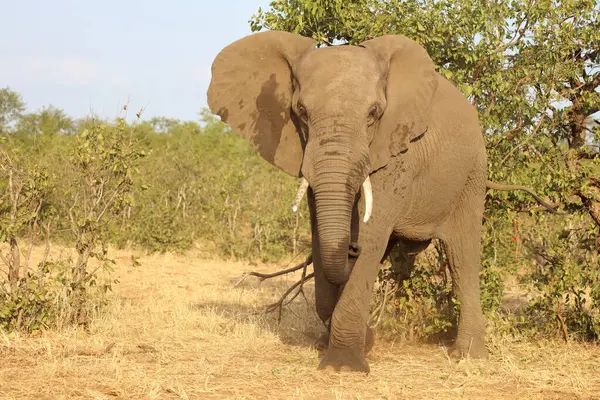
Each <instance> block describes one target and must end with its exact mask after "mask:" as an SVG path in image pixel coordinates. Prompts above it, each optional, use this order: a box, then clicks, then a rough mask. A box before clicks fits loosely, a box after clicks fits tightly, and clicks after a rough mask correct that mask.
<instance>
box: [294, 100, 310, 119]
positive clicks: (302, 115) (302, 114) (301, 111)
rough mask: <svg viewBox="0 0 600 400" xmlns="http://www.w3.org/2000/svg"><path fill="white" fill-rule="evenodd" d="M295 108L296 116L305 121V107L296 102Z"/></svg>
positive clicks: (306, 117)
mask: <svg viewBox="0 0 600 400" xmlns="http://www.w3.org/2000/svg"><path fill="white" fill-rule="evenodd" d="M296 109H297V111H298V117H300V119H301V120H302V122H304V123H306V121H307V120H308V114H307V112H306V107H304V104H302V103H300V102H298V104H297V106H296Z"/></svg>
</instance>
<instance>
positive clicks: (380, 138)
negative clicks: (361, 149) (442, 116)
mask: <svg viewBox="0 0 600 400" xmlns="http://www.w3.org/2000/svg"><path fill="white" fill-rule="evenodd" d="M361 45H362V46H364V47H366V48H367V49H370V50H371V51H373V52H375V53H376V54H377V55H378V56H379V58H381V59H382V60H383V61H384V62H386V63H387V64H388V77H387V86H386V98H387V107H386V110H385V111H384V113H383V115H382V117H381V119H380V120H379V125H378V129H377V132H376V133H375V135H374V137H373V141H372V142H371V147H370V157H371V167H372V168H373V170H376V169H379V168H381V167H383V166H385V165H386V164H387V163H388V160H389V158H390V157H391V156H395V155H397V154H399V153H401V152H404V151H406V150H407V149H408V144H409V142H410V141H411V140H413V139H416V138H418V137H419V136H421V135H423V134H424V133H425V132H426V131H427V128H428V127H429V124H430V122H431V115H432V112H431V104H432V101H433V97H434V94H435V92H436V90H437V86H438V74H437V72H436V71H435V68H434V64H433V61H432V60H431V58H430V57H429V55H428V54H427V51H426V50H425V49H424V48H423V47H421V45H419V44H418V43H417V42H415V41H413V40H411V39H409V38H407V37H405V36H402V35H387V36H381V37H378V38H376V39H372V40H368V41H366V42H363V43H361Z"/></svg>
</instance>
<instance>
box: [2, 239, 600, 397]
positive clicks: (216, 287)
mask: <svg viewBox="0 0 600 400" xmlns="http://www.w3.org/2000/svg"><path fill="white" fill-rule="evenodd" d="M36 252H37V253H41V250H39V249H36ZM38 255H39V254H38ZM63 255H64V254H63ZM138 255H139V256H140V258H139V261H140V262H141V265H140V266H134V265H133V264H132V261H131V252H125V251H117V252H113V256H114V257H115V258H116V260H117V266H116V272H115V273H116V275H117V276H118V279H119V281H120V283H119V284H117V285H115V288H114V293H113V294H112V304H111V307H110V310H109V311H108V312H107V313H105V314H103V315H102V316H100V317H97V318H96V319H95V320H94V321H93V323H92V325H91V329H90V332H89V333H86V332H84V331H82V330H79V329H73V330H68V331H60V332H45V333H43V334H42V335H39V336H36V337H26V336H22V335H15V334H6V333H1V332H0V398H3V399H75V398H77V399H79V398H81V399H121V398H122V399H455V398H466V399H479V398H485V399H592V398H598V399H600V346H595V345H585V344H577V343H569V344H565V343H559V342H537V343H515V342H510V341H508V340H506V339H504V340H503V339H498V338H492V339H491V340H490V351H491V356H490V359H489V360H487V361H474V360H462V361H460V362H456V361H451V360H450V359H448V358H447V356H446V349H445V348H444V347H442V346H438V345H422V344H421V345H415V344H412V345H410V344H406V343H401V342H400V341H389V340H379V341H378V342H377V343H376V345H375V347H374V349H373V352H372V353H371V354H370V355H369V356H368V360H369V363H370V365H371V373H370V374H369V375H365V374H358V373H347V372H345V373H336V372H322V371H317V370H316V367H317V365H318V361H319V354H318V352H317V351H316V350H315V349H313V348H312V347H311V344H312V343H313V342H314V338H315V337H316V335H317V334H318V333H319V332H320V330H321V329H322V328H321V327H320V324H319V323H318V321H317V319H316V316H315V314H314V312H313V311H312V306H308V305H307V304H306V303H305V302H304V300H303V299H301V298H299V299H297V300H296V302H295V303H294V305H293V307H292V308H291V309H290V310H286V311H284V314H283V320H282V322H281V324H280V325H278V324H277V321H276V318H275V316H273V315H267V316H265V315H260V314H257V313H256V312H257V311H260V310H261V309H262V308H263V307H264V306H265V305H266V304H268V303H270V302H272V301H274V300H276V299H277V297H278V296H279V295H280V294H281V293H282V292H283V291H284V290H285V289H286V288H287V287H288V286H289V284H291V283H292V282H294V281H296V279H297V276H298V275H296V276H289V277H285V278H276V279H274V280H271V281H266V282H264V283H263V284H261V285H260V286H259V285H258V280H257V279H256V278H248V279H247V280H245V281H244V282H243V284H241V285H239V286H237V287H234V284H235V283H236V282H237V281H238V280H239V278H240V277H241V276H242V274H243V273H244V272H245V271H249V270H260V271H264V272H267V271H271V272H272V271H275V270H277V269H279V267H277V266H267V265H259V266H250V265H248V264H244V263H233V262H223V261H216V260H205V259H201V258H200V257H197V256H195V255H194V254H192V253H189V254H187V255H185V256H180V255H173V254H166V255H152V256H145V255H143V254H142V253H139V254H138ZM308 294H309V299H310V298H311V296H310V294H311V289H310V285H309V290H308Z"/></svg>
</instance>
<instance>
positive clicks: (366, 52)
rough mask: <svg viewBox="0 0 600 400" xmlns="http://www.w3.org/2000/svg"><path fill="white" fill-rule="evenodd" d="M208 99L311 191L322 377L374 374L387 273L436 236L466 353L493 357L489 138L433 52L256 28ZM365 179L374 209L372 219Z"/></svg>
mask: <svg viewBox="0 0 600 400" xmlns="http://www.w3.org/2000/svg"><path fill="white" fill-rule="evenodd" d="M208 103H209V106H210V109H211V110H212V112H213V113H215V114H218V115H219V116H220V117H221V119H222V120H223V121H225V122H226V123H228V124H229V125H230V126H231V127H232V128H233V129H234V130H235V131H237V132H238V133H239V134H240V135H242V136H243V137H245V138H246V139H248V141H249V142H250V143H251V144H252V145H253V146H254V147H255V148H256V149H257V150H258V151H259V153H260V154H261V156H262V157H263V158H265V160H267V161H268V162H270V163H272V164H274V165H275V166H277V167H278V168H280V169H282V170H283V171H285V172H287V173H288V174H290V175H292V176H295V177H300V176H303V177H305V178H306V179H307V180H308V182H309V184H310V188H309V191H308V195H307V197H308V206H309V210H310V215H311V226H312V245H313V248H312V251H313V260H314V261H313V264H314V269H315V290H316V308H317V313H318V315H319V317H320V318H321V319H322V320H323V322H325V323H326V325H328V326H329V327H330V335H329V344H328V347H327V350H326V352H325V355H324V357H323V358H322V360H321V363H320V368H325V367H332V368H334V369H336V370H339V369H340V368H347V369H350V370H356V371H367V372H368V371H369V365H368V363H367V361H366V359H365V353H366V351H368V350H369V349H370V347H371V344H372V333H371V332H370V329H368V328H367V319H368V317H369V301H370V297H371V294H372V290H373V284H374V282H375V278H376V276H377V272H378V269H379V267H380V264H381V262H382V260H383V259H384V257H385V256H386V255H387V254H388V253H389V251H390V250H391V248H392V247H393V246H394V245H395V244H396V243H397V242H398V241H402V244H403V246H404V247H405V248H410V249H412V250H411V252H412V253H411V254H414V253H416V252H418V251H421V250H423V249H424V248H425V247H427V245H428V244H429V242H430V240H431V239H433V238H439V239H440V240H441V241H442V243H443V244H444V247H445V250H446V252H447V255H448V259H449V263H450V269H451V273H452V278H453V282H454V285H455V293H456V295H457V296H458V300H459V301H460V307H461V312H460V319H459V322H458V334H457V337H456V341H455V344H454V353H455V354H456V355H459V356H461V355H462V356H464V355H467V354H469V355H470V356H471V357H481V358H485V357H487V350H486V347H485V345H484V328H485V322H484V318H483V313H482V311H481V304H480V287H479V259H480V241H481V222H482V215H483V206H484V196H485V191H486V170H487V159H486V151H485V146H484V141H483V136H482V133H481V130H480V127H479V122H478V118H477V114H476V111H475V109H474V108H473V107H472V106H471V104H469V102H468V101H467V100H466V99H465V97H464V96H463V95H462V94H461V93H460V92H459V91H458V90H457V89H456V88H455V87H454V86H453V85H452V84H450V83H449V82H448V81H447V80H446V79H444V78H443V77H442V76H440V75H439V74H438V73H437V72H436V71H435V70H434V66H433V63H432V61H431V59H430V58H429V56H428V55H427V53H426V52H425V50H424V49H423V48H422V47H421V46H419V45H418V44H417V43H416V42H413V41H412V40H410V39H408V38H406V37H403V36H384V37H380V38H376V39H373V40H369V41H366V42H364V43H362V45H361V46H334V47H326V48H315V42H314V41H313V40H311V39H308V38H304V37H300V36H297V35H293V34H289V33H284V32H262V33H257V34H254V35H250V36H247V37H245V38H243V39H241V40H239V41H236V42H234V43H233V44H231V45H229V46H227V47H226V48H225V49H223V50H222V51H221V53H219V55H218V56H217V57H216V59H215V61H214V64H213V67H212V81H211V84H210V87H209V90H208ZM367 176H370V179H371V182H372V186H373V198H374V200H373V214H372V216H371V219H370V220H369V221H368V222H367V223H364V222H362V214H363V213H364V211H363V206H362V202H360V196H361V192H360V188H361V184H362V183H363V181H364V180H365V178H366V177H367ZM291 195H292V194H290V199H291V198H292V196H291ZM351 244H353V245H354V247H356V244H358V248H359V249H360V254H359V255H358V257H356V256H355V255H354V256H352V255H349V246H350V245H351ZM354 254H355V253H354Z"/></svg>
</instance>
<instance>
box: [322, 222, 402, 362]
mask: <svg viewBox="0 0 600 400" xmlns="http://www.w3.org/2000/svg"><path fill="white" fill-rule="evenodd" d="M377 225H378V224H377V222H376V221H369V226H371V227H373V226H377ZM390 233H391V232H388V231H383V230H374V229H373V228H371V229H369V228H367V227H366V226H363V227H362V228H361V232H360V240H359V245H360V247H361V253H360V256H359V257H358V259H357V261H356V264H355V265H354V268H353V269H352V273H351V274H350V278H349V279H348V282H346V284H345V286H344V288H343V290H342V293H341V296H340V298H339V300H338V302H337V304H336V306H335V310H334V311H333V316H332V317H331V331H330V336H329V347H328V348H327V351H326V352H325V356H324V357H323V359H322V360H321V363H320V365H319V369H324V368H328V367H331V368H333V369H335V370H340V369H346V368H347V369H349V370H352V371H363V372H369V364H368V363H367V360H366V359H365V352H366V350H368V347H370V346H371V345H372V341H373V338H372V335H368V333H372V332H368V329H369V328H368V327H367V322H368V319H369V308H370V307H369V306H370V300H371V294H372V292H373V285H374V283H375V279H376V278H377V272H378V270H379V267H380V263H381V260H382V258H383V256H384V254H385V252H386V248H387V244H388V239H389V236H390Z"/></svg>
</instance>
